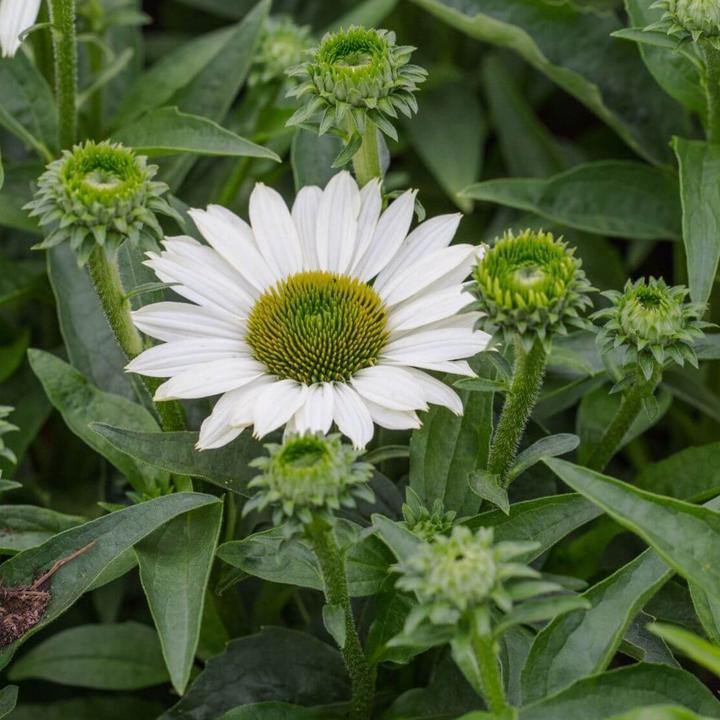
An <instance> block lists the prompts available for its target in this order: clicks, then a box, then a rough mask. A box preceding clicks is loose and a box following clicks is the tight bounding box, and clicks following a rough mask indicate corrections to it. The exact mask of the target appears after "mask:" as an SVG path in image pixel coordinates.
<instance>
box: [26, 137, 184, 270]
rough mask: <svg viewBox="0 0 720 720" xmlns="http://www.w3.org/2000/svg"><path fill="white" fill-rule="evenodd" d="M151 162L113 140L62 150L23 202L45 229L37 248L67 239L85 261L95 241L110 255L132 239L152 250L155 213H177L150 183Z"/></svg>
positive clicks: (158, 233)
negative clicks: (60, 155)
mask: <svg viewBox="0 0 720 720" xmlns="http://www.w3.org/2000/svg"><path fill="white" fill-rule="evenodd" d="M156 173H157V167H156V166H155V165H148V164H147V158H145V157H143V156H141V155H135V153H134V152H133V151H132V150H131V149H130V148H126V147H123V146H122V145H120V144H117V143H110V142H107V141H106V142H101V143H95V142H92V141H88V142H86V143H84V144H82V145H76V146H75V147H74V148H73V150H72V152H70V151H68V150H65V151H64V152H63V156H62V157H61V158H60V159H59V160H55V161H54V162H52V163H50V165H48V167H47V170H46V171H45V172H44V173H43V174H42V175H41V176H40V178H39V179H38V190H37V192H36V194H35V199H34V200H33V201H32V202H30V203H28V204H27V205H26V206H25V209H27V210H30V211H31V212H30V215H31V217H38V218H39V219H40V220H39V222H40V226H41V227H42V228H43V229H44V231H45V233H46V237H45V240H44V241H43V242H42V243H40V244H39V245H37V246H36V248H50V247H54V246H55V245H59V244H60V243H62V242H65V241H68V242H69V243H70V246H71V247H72V249H73V250H74V251H75V253H76V254H77V258H78V263H79V264H80V265H84V264H85V263H86V262H87V259H88V257H89V256H90V253H91V252H92V250H93V248H94V247H95V246H96V245H99V246H100V247H103V248H105V250H106V251H107V252H108V253H111V254H112V253H114V252H115V251H116V250H117V249H118V248H119V247H120V245H121V244H122V243H123V242H124V241H125V240H129V241H130V242H131V243H134V244H139V245H141V246H142V247H146V248H148V249H152V248H153V247H155V244H156V240H158V239H160V238H162V236H163V231H162V228H161V227H160V225H159V223H158V221H157V218H156V217H155V213H162V214H164V215H170V216H173V217H175V218H176V219H177V220H178V221H179V222H182V220H181V218H180V217H179V215H178V214H177V213H176V212H175V211H174V210H173V209H172V208H171V207H170V205H169V204H168V203H167V201H166V200H165V199H164V198H163V197H162V195H163V194H164V193H165V192H167V189H168V187H167V185H165V183H161V182H155V181H153V177H154V176H155V174H156Z"/></svg>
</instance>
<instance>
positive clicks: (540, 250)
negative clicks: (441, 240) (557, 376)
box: [470, 230, 593, 351]
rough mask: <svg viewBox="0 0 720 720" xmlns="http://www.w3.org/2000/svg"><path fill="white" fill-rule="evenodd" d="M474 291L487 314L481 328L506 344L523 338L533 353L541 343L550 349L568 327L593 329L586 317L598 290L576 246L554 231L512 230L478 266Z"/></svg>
mask: <svg viewBox="0 0 720 720" xmlns="http://www.w3.org/2000/svg"><path fill="white" fill-rule="evenodd" d="M470 289H471V290H472V292H473V294H474V295H475V296H476V298H477V302H476V303H475V305H474V308H475V309H476V310H479V311H480V312H482V313H483V317H482V318H481V319H480V320H479V323H478V325H479V327H480V328H481V329H482V330H485V331H486V332H489V333H491V334H497V335H500V336H501V337H502V338H503V339H504V340H505V342H510V341H512V340H513V339H516V338H517V339H519V340H520V341H521V342H522V344H523V346H524V347H525V349H526V350H527V351H529V350H530V349H531V348H532V346H533V344H534V342H535V340H540V342H541V343H542V344H543V346H544V347H545V349H546V350H549V349H550V345H551V341H552V337H553V335H558V334H560V335H566V334H567V326H568V325H572V326H575V327H581V328H586V327H588V325H589V323H588V321H587V320H586V319H584V318H582V317H581V313H582V312H583V311H584V310H585V309H586V308H587V307H589V306H591V305H592V301H591V300H590V298H589V297H588V293H589V292H591V291H592V290H593V288H592V286H591V285H590V283H589V281H588V280H587V278H586V276H585V272H584V271H583V269H582V262H581V261H580V260H579V259H578V258H576V257H575V250H574V248H569V247H568V246H567V244H566V243H564V242H562V240H561V239H555V238H554V237H553V235H552V234H551V233H546V232H542V231H539V232H536V231H534V230H525V231H524V232H522V233H520V234H519V235H514V234H513V233H512V232H511V231H508V232H506V233H505V235H504V236H503V237H502V238H500V239H498V240H497V242H496V243H495V245H494V246H493V247H491V248H490V249H489V250H488V251H487V252H486V253H485V255H484V257H483V258H482V259H481V260H480V262H479V263H478V265H477V266H476V267H475V270H474V271H473V283H472V285H471V288H470Z"/></svg>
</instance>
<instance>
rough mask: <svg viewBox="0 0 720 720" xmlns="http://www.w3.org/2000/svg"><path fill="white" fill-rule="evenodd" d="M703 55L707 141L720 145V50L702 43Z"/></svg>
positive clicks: (707, 43)
mask: <svg viewBox="0 0 720 720" xmlns="http://www.w3.org/2000/svg"><path fill="white" fill-rule="evenodd" d="M703 51H704V55H705V77H704V78H703V84H704V86H705V94H706V96H707V121H706V132H707V139H708V140H709V141H710V142H711V143H720V50H717V49H716V48H714V47H713V46H712V45H711V44H710V43H709V42H704V43H703Z"/></svg>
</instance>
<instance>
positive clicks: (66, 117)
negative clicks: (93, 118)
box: [49, 0, 78, 148]
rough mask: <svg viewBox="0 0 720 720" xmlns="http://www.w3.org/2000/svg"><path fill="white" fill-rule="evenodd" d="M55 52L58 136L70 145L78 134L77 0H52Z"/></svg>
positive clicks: (50, 3)
mask: <svg viewBox="0 0 720 720" xmlns="http://www.w3.org/2000/svg"><path fill="white" fill-rule="evenodd" d="M49 8H50V22H51V23H52V26H53V29H52V36H53V53H54V56H55V92H56V96H57V103H58V122H59V126H58V129H59V135H58V140H59V142H60V147H61V148H70V147H72V145H73V143H74V142H75V140H76V135H77V104H76V94H77V72H78V71H77V36H76V32H75V0H49Z"/></svg>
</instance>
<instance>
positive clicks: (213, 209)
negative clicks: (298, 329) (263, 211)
mask: <svg viewBox="0 0 720 720" xmlns="http://www.w3.org/2000/svg"><path fill="white" fill-rule="evenodd" d="M188 214H189V215H190V217H191V218H192V219H193V221H194V222H195V224H196V225H197V227H198V230H200V232H201V233H202V235H203V237H204V238H205V239H206V240H207V241H208V242H209V243H210V245H212V246H213V247H214V248H215V250H217V251H218V253H220V255H222V257H223V258H224V259H225V260H227V262H228V263H230V265H232V266H233V267H234V268H235V270H237V271H238V272H239V273H240V275H242V277H243V278H244V280H245V281H246V282H247V283H248V285H249V286H250V288H249V293H250V294H251V295H252V296H253V297H257V295H258V294H259V293H262V292H263V291H264V290H266V289H267V288H268V287H270V286H271V285H274V284H275V283H276V282H277V281H278V280H279V279H280V276H279V275H274V274H273V272H272V270H271V269H270V266H269V265H268V264H267V262H266V261H265V258H264V257H263V256H262V254H261V253H260V251H259V250H258V248H257V245H256V244H255V238H254V237H253V233H252V230H251V228H250V226H249V225H248V224H247V223H246V222H245V221H244V220H243V219H242V218H239V217H238V216H237V215H235V214H234V213H231V212H230V211H229V210H226V209H225V208H223V207H221V206H220V205H210V207H209V208H208V209H207V211H204V210H190V211H189V212H188Z"/></svg>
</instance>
